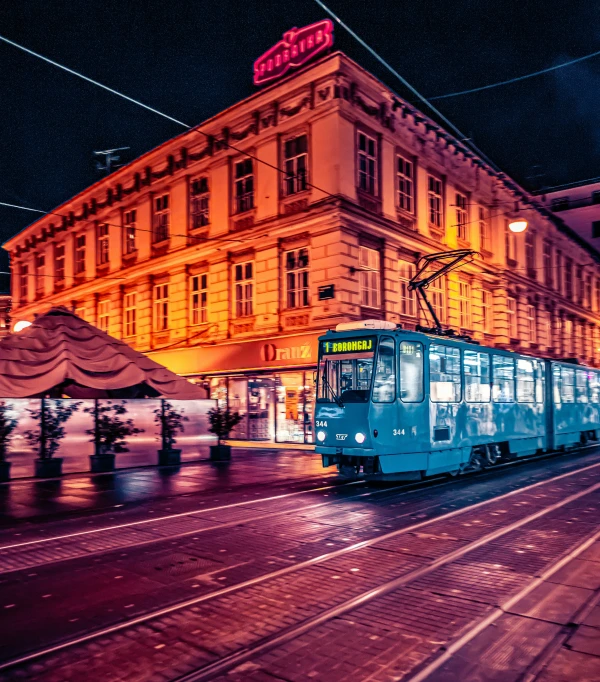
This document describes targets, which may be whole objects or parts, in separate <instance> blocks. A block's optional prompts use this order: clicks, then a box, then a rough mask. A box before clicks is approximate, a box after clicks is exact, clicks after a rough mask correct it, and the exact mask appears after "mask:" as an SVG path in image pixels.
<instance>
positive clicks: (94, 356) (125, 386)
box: [0, 307, 207, 400]
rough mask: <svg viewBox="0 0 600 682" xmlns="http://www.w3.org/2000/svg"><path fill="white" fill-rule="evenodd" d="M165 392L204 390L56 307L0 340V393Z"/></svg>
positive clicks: (186, 396) (177, 396) (194, 395)
mask: <svg viewBox="0 0 600 682" xmlns="http://www.w3.org/2000/svg"><path fill="white" fill-rule="evenodd" d="M62 396H67V397H70V398H80V399H84V398H146V397H148V398H151V397H152V398H158V397H160V398H166V399H171V400H201V399H205V398H206V397H207V395H206V391H205V390H204V389H203V388H201V387H200V386H196V385H194V384H192V383H191V382H189V381H188V380H187V379H185V378H183V377H180V376H178V375H177V374H174V373H173V372H171V371H170V370H168V369H166V368H165V367H163V366H162V365H159V364H158V363H156V362H154V361H153V360H150V359H149V358H148V357H146V356H145V355H144V354H143V353H139V352H138V351H136V350H134V349H133V348H131V347H130V346H128V345H127V344H126V343H124V342H123V341H119V340H118V339H115V338H114V337H112V336H109V335H108V334H106V333H104V332H103V331H101V330H100V329H97V328H96V327H94V326H92V325H91V324H89V323H88V322H86V321H85V320H82V319H81V318H79V317H77V316H76V315H74V314H73V313H71V312H70V311H69V310H67V308H64V307H56V308H52V309H51V310H49V311H48V312H47V313H44V314H43V315H40V316H38V317H37V318H36V319H35V321H34V322H33V323H32V324H31V325H30V326H29V327H26V328H25V329H24V330H22V331H20V332H18V333H14V334H11V335H9V336H7V337H6V338H4V339H3V340H2V341H0V398H40V397H53V398H60V397H62Z"/></svg>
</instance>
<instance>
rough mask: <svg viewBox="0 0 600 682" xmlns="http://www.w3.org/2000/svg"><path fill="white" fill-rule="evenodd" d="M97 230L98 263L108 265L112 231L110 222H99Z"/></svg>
mask: <svg viewBox="0 0 600 682" xmlns="http://www.w3.org/2000/svg"><path fill="white" fill-rule="evenodd" d="M96 230H97V233H96V248H97V253H96V265H99V266H102V265H108V264H109V261H110V241H109V240H110V233H109V227H108V223H98V226H97V228H96Z"/></svg>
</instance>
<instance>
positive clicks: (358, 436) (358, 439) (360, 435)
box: [354, 431, 366, 445]
mask: <svg viewBox="0 0 600 682" xmlns="http://www.w3.org/2000/svg"><path fill="white" fill-rule="evenodd" d="M365 438H366V436H365V434H364V433H360V431H359V432H358V433H357V434H356V436H354V440H355V441H356V442H357V443H358V444H359V445H362V444H363V443H364V442H365Z"/></svg>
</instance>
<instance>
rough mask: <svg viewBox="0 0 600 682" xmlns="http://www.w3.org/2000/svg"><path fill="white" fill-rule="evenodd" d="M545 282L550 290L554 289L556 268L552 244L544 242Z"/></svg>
mask: <svg viewBox="0 0 600 682" xmlns="http://www.w3.org/2000/svg"><path fill="white" fill-rule="evenodd" d="M544 282H545V283H546V286H547V287H549V288H550V289H554V268H553V258H552V244H550V242H548V241H545V242H544Z"/></svg>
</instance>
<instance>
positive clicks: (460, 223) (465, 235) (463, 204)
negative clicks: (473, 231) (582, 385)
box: [454, 192, 469, 242]
mask: <svg viewBox="0 0 600 682" xmlns="http://www.w3.org/2000/svg"><path fill="white" fill-rule="evenodd" d="M468 205H469V204H468V198H467V195H466V194H463V193H462V192H456V197H455V207H454V208H455V211H456V238H457V239H458V240H459V241H461V242H468V241H469V231H468V223H469V211H468Z"/></svg>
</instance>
